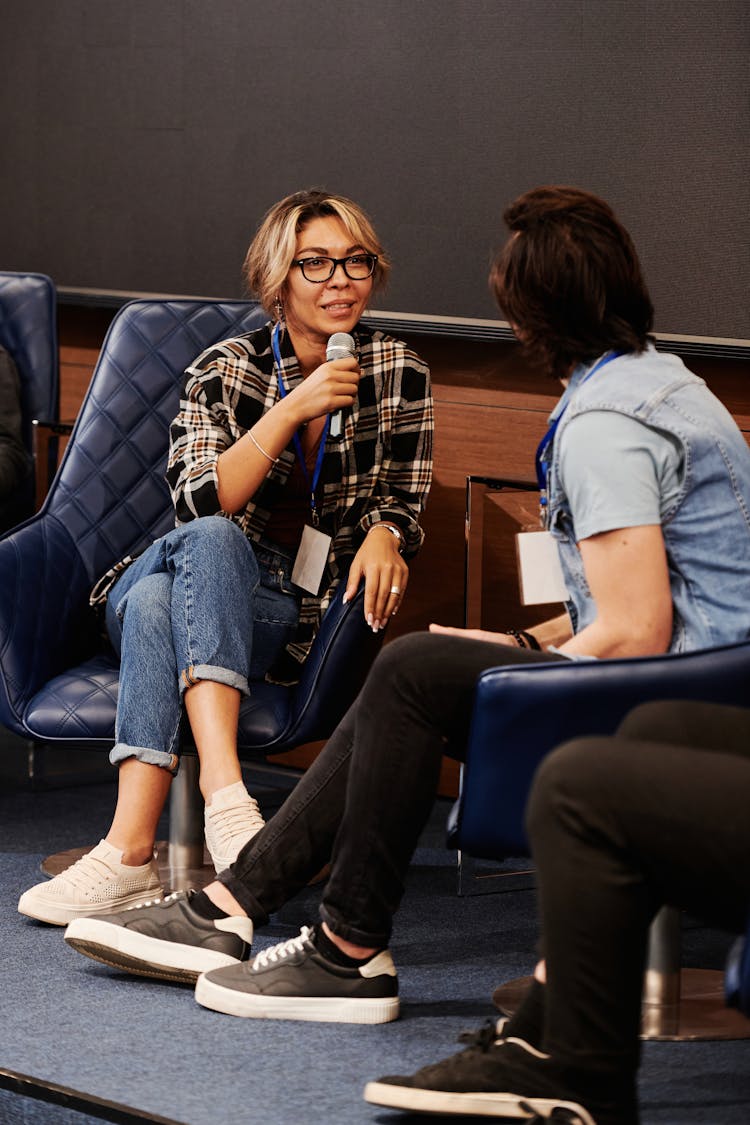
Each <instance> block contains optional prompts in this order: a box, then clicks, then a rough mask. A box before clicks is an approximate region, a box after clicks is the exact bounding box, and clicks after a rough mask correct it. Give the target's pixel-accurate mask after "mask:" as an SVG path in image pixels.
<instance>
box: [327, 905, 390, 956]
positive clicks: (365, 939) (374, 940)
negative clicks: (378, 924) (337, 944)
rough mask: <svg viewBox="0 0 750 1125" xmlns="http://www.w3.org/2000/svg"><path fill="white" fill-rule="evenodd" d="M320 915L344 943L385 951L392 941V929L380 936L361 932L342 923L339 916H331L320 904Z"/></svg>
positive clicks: (379, 934)
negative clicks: (348, 942)
mask: <svg viewBox="0 0 750 1125" xmlns="http://www.w3.org/2000/svg"><path fill="white" fill-rule="evenodd" d="M319 913H320V918H321V921H323V922H325V924H326V925H327V926H328V929H329V930H330V931H331V933H332V934H335V935H336V937H340V938H343V939H344V941H350V942H352V944H353V945H361V946H362V948H363V949H385V948H386V947H387V945H388V942H389V941H390V940H391V931H390V929H389V930H388V932H387V933H385V932H383V933H378V934H376V933H374V932H371V931H369V930H360V929H358V928H357V927H356V926H350V925H349V923H348V922H344V921H342V919H341V918H340V917H339V916H338V915H337V914H331V912H330V911H328V910H326V907H325V903H321V904H320V907H319Z"/></svg>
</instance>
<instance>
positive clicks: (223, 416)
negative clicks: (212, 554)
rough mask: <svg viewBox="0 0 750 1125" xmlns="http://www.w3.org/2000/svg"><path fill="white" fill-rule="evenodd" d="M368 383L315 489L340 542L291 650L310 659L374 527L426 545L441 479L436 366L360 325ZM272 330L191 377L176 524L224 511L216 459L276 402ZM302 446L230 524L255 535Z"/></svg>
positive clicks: (295, 371)
mask: <svg viewBox="0 0 750 1125" xmlns="http://www.w3.org/2000/svg"><path fill="white" fill-rule="evenodd" d="M355 342H356V345H357V351H358V358H359V364H360V367H361V369H362V377H361V379H360V383H359V390H358V396H357V401H356V402H355V404H354V406H353V407H352V408H351V410H349V411H345V412H344V419H345V427H346V432H345V435H344V440H342V441H331V440H329V441H328V443H327V445H326V450H325V456H324V459H323V465H322V469H321V475H320V481H319V483H318V488H317V494H316V499H317V507H318V513H319V516H320V529H321V531H324V532H326V533H327V534H328V535H330V536H331V538H332V546H331V552H330V554H329V557H328V563H327V566H326V570H325V572H324V575H323V581H322V583H321V589H322V590H323V591H324V592H323V593H322V595H319V596H315V597H313V596H305V597H304V598H303V601H302V606H301V613H300V632H299V637H298V640H297V642H296V643H295V644H294V645H292V646H290V651H291V652H292V654H293V655H294V656H295V657H296V659H297V660H301V659H304V657H305V655H306V654H307V652H308V651H309V647H310V644H311V643H312V639H313V637H314V635H315V633H316V631H317V628H318V626H319V624H320V620H321V617H322V615H323V613H324V612H325V610H326V608H327V606H328V605H329V603H330V601H331V598H332V597H333V594H334V592H335V589H336V586H337V585H338V582H339V580H340V577H341V575H342V573H345V572H346V570H347V569H348V567H349V564H350V563H351V560H352V558H353V557H354V554H355V552H356V551H357V549H358V547H359V545H360V543H361V542H362V539H363V538H364V536H365V535H366V533H367V531H368V529H369V528H370V527H371V526H372V525H373V524H375V523H378V522H379V521H380V520H383V519H387V520H388V521H390V522H392V523H394V524H397V525H398V527H399V528H400V529H401V531H402V532H403V535H404V541H405V551H404V553H405V554H406V555H407V556H410V555H413V554H415V552H416V551H417V550H418V549H419V547H420V545H421V543H422V539H423V535H424V533H423V531H422V529H421V528H420V526H419V522H418V521H419V516H420V514H421V512H422V511H423V510H424V506H425V502H426V499H427V494H428V492H429V488H430V483H431V479H432V433H433V424H434V423H433V408H432V397H431V389H430V374H429V369H428V368H427V365H426V364H425V363H424V362H423V361H422V360H421V359H420V358H419V356H417V355H416V354H415V353H414V352H413V351H411V350H410V349H409V348H407V346H406V345H405V344H404V343H402V342H401V341H400V340H396V339H394V338H393V337H390V336H386V335H384V334H383V333H382V332H372V331H369V330H368V329H365V328H362V327H359V328H358V329H357V331H356V333H355ZM281 354H282V365H283V370H284V380H285V385H286V388H287V390H289V391H290V390H292V389H293V388H294V387H295V386H297V385H298V383H299V382H300V381H301V379H302V373H301V371H300V369H299V366H298V364H297V359H296V356H295V355H294V351H293V348H292V346H291V343H290V341H289V339H288V337H285V338H284V339H283V341H282V348H281ZM279 397H280V396H279V390H278V385H277V380H276V376H275V373H274V362H273V354H272V351H271V325H270V324H267V325H265V326H264V327H263V328H260V329H258V330H256V331H255V332H250V333H248V334H246V335H244V336H239V337H237V338H236V339H232V340H225V341H223V342H221V343H219V344H215V345H214V346H213V347H211V348H209V349H208V350H207V351H205V352H203V354H202V355H200V356H199V357H198V358H197V359H196V361H195V363H193V364H192V365H191V366H190V367H189V368H188V369H187V372H186V376H185V385H184V389H183V395H182V399H181V403H180V412H179V414H178V415H177V417H176V418H175V420H174V422H173V423H172V426H171V429H170V451H169V461H168V465H167V482H168V484H169V487H170V490H171V493H172V500H173V502H174V506H175V512H176V519H177V523H178V524H179V523H186V522H188V521H189V520H192V519H195V518H197V517H199V516H207V515H215V514H217V513H220V512H221V509H220V507H219V500H218V495H217V474H216V462H217V459H218V456H219V454H220V453H222V452H223V451H224V450H225V449H228V448H229V446H231V445H233V444H234V442H236V441H238V440H239V438H241V437H242V436H243V434H245V433H246V432H247V431H248V430H249V429H250V428H251V427H252V426H253V425H254V424H255V423H256V422H257V421H258V419H259V418H260V417H261V416H262V415H263V414H264V413H265V412H266V411H267V410H269V409H270V407H272V406H273V405H274V403H276V402H278V400H279ZM294 458H295V451H294V444H293V443H291V442H290V444H289V446H288V448H287V449H286V450H284V452H283V453H282V454H281V456H280V457H279V460H278V461H277V463H276V464H275V465H274V466H273V468H272V469H271V471H270V472H269V475H268V477H267V479H266V480H265V481H264V483H263V484H262V485H261V487H260V489H259V490H258V491H257V493H256V494H255V496H254V497H253V499H252V500H251V501H250V503H248V505H247V506H246V507H245V509H244V510H243V511H242V512H239V513H236V514H235V515H233V516H231V517H230V518H231V519H233V520H234V521H235V523H237V524H239V526H240V527H241V528H242V530H243V531H244V532H245V534H246V535H247V536H248V537H249V538H250V539H251V540H258V539H259V538H260V537H261V536H262V534H263V532H264V529H265V526H266V524H267V522H268V519H269V516H270V513H271V511H272V510H273V507H274V504H275V503H276V502H277V499H278V498H279V496H280V495H281V490H282V489H283V486H284V484H285V482H286V480H287V478H288V477H289V473H290V472H291V469H292V466H293V465H294Z"/></svg>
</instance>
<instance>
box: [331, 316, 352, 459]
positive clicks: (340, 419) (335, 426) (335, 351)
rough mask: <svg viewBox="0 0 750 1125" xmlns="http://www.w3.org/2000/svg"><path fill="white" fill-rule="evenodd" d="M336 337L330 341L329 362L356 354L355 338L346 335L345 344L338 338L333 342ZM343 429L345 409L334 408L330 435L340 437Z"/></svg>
mask: <svg viewBox="0 0 750 1125" xmlns="http://www.w3.org/2000/svg"><path fill="white" fill-rule="evenodd" d="M342 335H343V334H342ZM335 339H336V337H335V336H332V337H331V340H330V341H329V343H328V348H327V350H326V359H327V360H328V361H329V362H330V361H331V360H334V359H346V358H347V357H348V356H350V355H354V340H352V338H351V336H346V335H344V340H345V341H346V344H345V345H344V344H342V343H340V342H339V341H338V340H337V341H336V343H335V344H334V343H332V341H333V340H335ZM343 429H344V412H343V410H334V412H333V414H332V415H331V425H330V427H329V429H328V434H329V437H332V438H340V437H341V434H342V432H343Z"/></svg>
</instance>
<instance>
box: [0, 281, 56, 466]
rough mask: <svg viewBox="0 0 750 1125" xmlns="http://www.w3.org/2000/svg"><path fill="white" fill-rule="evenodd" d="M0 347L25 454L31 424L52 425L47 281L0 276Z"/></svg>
mask: <svg viewBox="0 0 750 1125" xmlns="http://www.w3.org/2000/svg"><path fill="white" fill-rule="evenodd" d="M0 344H2V346H3V347H4V348H5V349H6V351H9V352H10V354H11V355H12V356H13V359H14V361H15V364H16V367H17V368H18V373H19V375H20V377H21V394H22V406H23V427H24V429H23V439H24V442H25V444H26V448H27V449H28V451H29V453H31V452H32V430H31V421H32V419H33V418H44V419H46V420H48V421H53V420H56V419H57V405H58V365H57V295H56V292H55V286H54V284H53V283H52V281H51V279H50V278H49V277H46V276H45V275H44V274H41V273H9V272H2V271H0Z"/></svg>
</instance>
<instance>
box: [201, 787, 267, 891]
mask: <svg viewBox="0 0 750 1125" xmlns="http://www.w3.org/2000/svg"><path fill="white" fill-rule="evenodd" d="M265 823H266V822H265V821H264V819H263V817H262V816H261V813H260V809H259V808H258V802H257V801H256V800H255V799H254V798H253V797H251V796H250V794H249V793H248V791H247V789H246V788H245V785H244V782H242V781H235V782H234V784H233V785H226V786H225V787H224V788H223V789H217V790H216V792H215V793H214V795H213V797H212V798H211V804H210V805H206V808H205V813H204V826H205V833H206V847H207V848H208V850H209V852H210V855H211V861H212V863H213V865H214V868H215V869H216V871H217V872H218V871H226V869H227V867H231V865H232V864H233V863H234V861H235V860H236V858H237V856H238V855H239V854H240V852H241V851H242V849H243V848H244V846H245V844H246V843H247V842H248V840H252V838H253V836H255V835H256V834H257V833H258V832H260V830H261V828H262V827H263V825H264V824H265Z"/></svg>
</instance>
